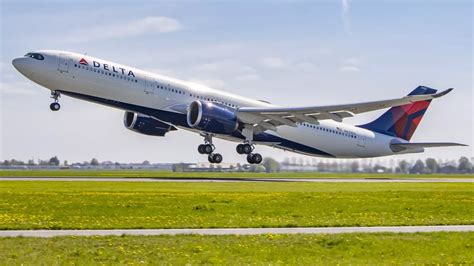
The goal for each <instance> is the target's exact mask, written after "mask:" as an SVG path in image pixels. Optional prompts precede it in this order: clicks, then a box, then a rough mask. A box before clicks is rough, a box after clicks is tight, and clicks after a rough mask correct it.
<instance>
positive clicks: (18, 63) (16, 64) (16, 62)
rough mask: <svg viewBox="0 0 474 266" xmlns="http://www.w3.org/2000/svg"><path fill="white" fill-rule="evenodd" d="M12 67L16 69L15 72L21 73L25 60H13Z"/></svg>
mask: <svg viewBox="0 0 474 266" xmlns="http://www.w3.org/2000/svg"><path fill="white" fill-rule="evenodd" d="M12 65H13V67H15V68H16V70H18V71H20V72H22V71H23V70H24V69H25V58H21V57H20V58H15V59H13V61H12Z"/></svg>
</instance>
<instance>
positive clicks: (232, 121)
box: [187, 101, 239, 134]
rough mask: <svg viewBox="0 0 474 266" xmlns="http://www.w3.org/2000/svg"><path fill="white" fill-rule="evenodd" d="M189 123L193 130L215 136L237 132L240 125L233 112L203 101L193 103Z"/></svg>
mask: <svg viewBox="0 0 474 266" xmlns="http://www.w3.org/2000/svg"><path fill="white" fill-rule="evenodd" d="M187 122H188V125H189V126H190V127H192V128H196V129H199V130H203V131H206V132H210V133H215V134H230V133H232V132H234V131H235V130H237V127H238V125H239V122H238V121H237V116H236V114H235V113H234V112H233V111H231V110H229V109H227V108H226V107H224V106H222V105H219V104H216V103H211V102H201V101H194V102H192V103H191V105H190V106H189V109H188V113H187Z"/></svg>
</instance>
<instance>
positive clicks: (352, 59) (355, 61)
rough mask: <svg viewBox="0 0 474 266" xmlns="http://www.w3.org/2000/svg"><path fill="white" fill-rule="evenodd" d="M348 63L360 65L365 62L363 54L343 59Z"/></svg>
mask: <svg viewBox="0 0 474 266" xmlns="http://www.w3.org/2000/svg"><path fill="white" fill-rule="evenodd" d="M343 63H344V64H346V65H353V66H360V65H362V64H363V63H364V58H363V57H362V56H358V57H350V58H346V59H344V61H343Z"/></svg>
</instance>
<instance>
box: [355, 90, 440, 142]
mask: <svg viewBox="0 0 474 266" xmlns="http://www.w3.org/2000/svg"><path fill="white" fill-rule="evenodd" d="M432 93H436V90H435V89H432V88H428V87H425V86H418V87H417V88H416V89H415V90H413V91H412V92H410V94H408V95H423V94H432ZM430 103H431V100H427V101H420V102H415V103H412V104H407V105H402V106H397V107H392V108H390V109H389V110H388V111H387V112H385V113H384V114H383V115H382V116H380V117H379V118H377V119H375V120H374V121H372V122H370V123H368V124H364V125H360V126H359V127H362V128H365V129H369V130H372V131H375V132H379V133H382V134H386V135H390V136H394V137H399V138H402V139H405V140H410V139H411V137H412V136H413V133H415V130H416V127H417V126H418V125H419V124H420V121H421V119H422V118H423V115H424V114H425V112H426V110H427V109H428V106H429V105H430Z"/></svg>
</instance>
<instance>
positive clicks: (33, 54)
mask: <svg viewBox="0 0 474 266" xmlns="http://www.w3.org/2000/svg"><path fill="white" fill-rule="evenodd" d="M25 57H31V58H34V59H36V60H44V56H43V55H42V54H38V53H27V54H25Z"/></svg>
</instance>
